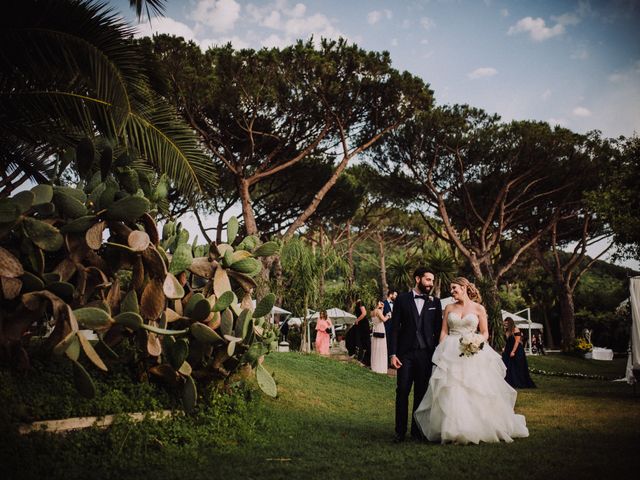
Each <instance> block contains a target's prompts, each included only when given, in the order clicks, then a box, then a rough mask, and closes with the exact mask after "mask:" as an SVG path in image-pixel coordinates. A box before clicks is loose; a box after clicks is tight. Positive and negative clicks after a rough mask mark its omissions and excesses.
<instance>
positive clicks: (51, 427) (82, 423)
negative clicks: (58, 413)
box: [18, 410, 177, 435]
mask: <svg viewBox="0 0 640 480" xmlns="http://www.w3.org/2000/svg"><path fill="white" fill-rule="evenodd" d="M175 413H177V411H173V410H162V411H160V412H137V413H118V414H115V415H104V416H102V417H72V418H64V419H62V420H43V421H40V422H33V423H21V424H20V425H19V426H18V432H19V433H20V434H22V435H25V434H28V433H32V432H40V431H46V432H51V433H65V432H68V431H70V430H81V429H83V428H89V427H98V428H106V427H108V426H109V425H111V424H112V423H113V422H114V421H115V420H116V418H118V417H119V416H122V415H126V416H128V417H129V420H131V421H133V422H140V421H142V420H144V419H145V418H146V417H148V418H150V419H151V420H163V419H165V418H169V417H171V416H173V415H174V414H175Z"/></svg>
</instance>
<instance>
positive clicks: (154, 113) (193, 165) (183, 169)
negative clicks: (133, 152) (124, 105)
mask: <svg viewBox="0 0 640 480" xmlns="http://www.w3.org/2000/svg"><path fill="white" fill-rule="evenodd" d="M126 133H127V138H128V139H129V140H130V141H131V142H132V144H133V145H135V146H136V147H137V148H138V149H139V151H140V154H141V155H142V157H143V158H145V159H146V160H147V161H148V162H149V163H150V164H152V165H153V166H155V167H156V169H157V170H158V171H160V172H163V173H166V174H167V175H168V176H169V177H170V178H171V179H173V180H174V182H176V184H177V185H178V186H179V188H180V190H181V191H182V192H201V191H203V189H204V188H209V187H212V186H214V185H215V182H216V179H217V177H216V174H215V171H214V170H213V168H212V167H213V163H212V162H211V159H210V158H208V157H207V156H206V155H204V153H203V151H202V149H201V148H200V145H199V144H198V142H197V140H196V137H195V136H194V134H193V132H192V131H191V130H190V129H189V128H188V127H186V126H185V125H184V123H183V122H182V121H181V120H180V118H179V117H178V115H177V113H176V112H175V111H174V110H173V109H172V108H171V107H170V106H168V105H167V104H166V103H164V102H161V101H157V102H156V103H155V104H153V105H149V106H145V107H144V108H143V109H140V110H139V111H137V112H134V113H132V114H131V115H130V117H129V119H128V122H127V126H126Z"/></svg>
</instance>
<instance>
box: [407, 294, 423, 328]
mask: <svg viewBox="0 0 640 480" xmlns="http://www.w3.org/2000/svg"><path fill="white" fill-rule="evenodd" d="M409 303H410V304H411V305H410V307H409V308H410V309H411V313H412V314H413V323H415V324H416V326H418V322H419V321H420V314H418V307H416V301H415V300H414V298H413V292H411V295H409ZM422 311H423V312H424V307H422Z"/></svg>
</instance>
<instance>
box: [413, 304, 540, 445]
mask: <svg viewBox="0 0 640 480" xmlns="http://www.w3.org/2000/svg"><path fill="white" fill-rule="evenodd" d="M478 321H479V320H478V317H477V316H476V315H475V314H472V313H471V314H467V315H465V316H464V317H461V316H460V315H459V314H457V313H453V312H452V313H449V316H448V318H447V325H448V327H449V335H447V336H446V337H445V338H444V340H443V341H442V342H441V343H440V344H439V345H438V346H437V348H436V350H435V352H434V354H433V363H434V367H433V372H432V374H431V380H430V381H429V388H428V390H427V393H426V394H425V396H424V398H423V399H422V402H421V403H420V406H419V407H418V409H417V410H416V412H415V414H414V415H415V419H416V422H417V423H418V425H419V426H420V428H421V430H422V433H423V434H424V435H425V436H426V437H427V439H429V440H430V441H440V442H442V443H447V442H455V443H462V444H466V443H479V442H499V441H501V440H503V441H505V442H512V441H513V439H514V438H519V437H528V436H529V431H528V430H527V426H526V422H525V418H524V416H523V415H516V414H515V413H514V412H513V407H514V405H515V403H516V396H517V392H516V391H515V390H514V389H513V388H512V387H511V386H510V385H509V384H508V383H507V382H506V381H505V380H504V377H505V372H506V367H505V366H504V363H503V362H502V358H501V356H500V355H498V354H497V353H496V352H495V350H493V349H492V348H491V347H490V346H489V345H488V344H487V343H485V345H484V347H483V349H482V350H480V351H479V352H478V353H476V354H474V355H472V356H460V353H461V350H460V337H461V335H462V334H465V333H473V332H476V331H477V328H478Z"/></svg>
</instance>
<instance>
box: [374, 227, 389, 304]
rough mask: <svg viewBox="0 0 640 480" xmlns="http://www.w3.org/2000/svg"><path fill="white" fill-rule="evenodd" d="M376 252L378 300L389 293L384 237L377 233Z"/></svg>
mask: <svg viewBox="0 0 640 480" xmlns="http://www.w3.org/2000/svg"><path fill="white" fill-rule="evenodd" d="M376 236H377V240H378V251H379V253H380V298H384V297H385V295H386V294H387V292H388V291H389V284H388V283H387V262H386V258H385V250H384V236H383V235H382V234H380V232H378V233H377V235H376Z"/></svg>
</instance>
